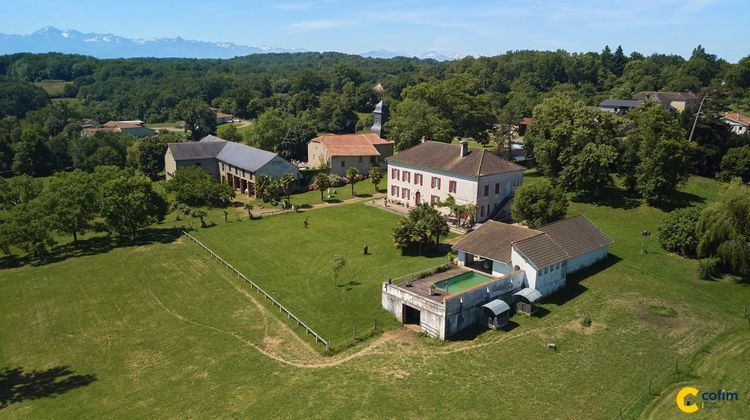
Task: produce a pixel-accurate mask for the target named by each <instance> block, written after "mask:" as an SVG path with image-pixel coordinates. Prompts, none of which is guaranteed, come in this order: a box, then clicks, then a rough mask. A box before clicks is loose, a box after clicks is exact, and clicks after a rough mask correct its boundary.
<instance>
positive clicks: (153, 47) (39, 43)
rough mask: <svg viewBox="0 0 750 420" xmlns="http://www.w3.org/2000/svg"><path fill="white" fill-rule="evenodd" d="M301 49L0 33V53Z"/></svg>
mask: <svg viewBox="0 0 750 420" xmlns="http://www.w3.org/2000/svg"><path fill="white" fill-rule="evenodd" d="M303 51H306V50H304V49H300V48H297V49H287V48H276V47H268V46H247V45H239V44H235V43H233V42H208V41H192V40H188V39H184V38H182V37H179V36H178V37H176V38H155V39H131V38H125V37H121V36H118V35H113V34H97V33H83V32H79V31H76V30H63V29H57V28H55V27H52V26H46V27H44V28H42V29H40V30H38V31H36V32H33V33H31V34H29V35H13V34H0V54H12V53H17V52H32V53H46V52H61V53H67V54H84V55H90V56H93V57H97V58H131V57H157V58H166V57H187V58H232V57H237V56H243V55H251V54H263V53H285V52H303ZM359 55H361V56H363V57H373V58H392V57H398V56H409V55H408V54H404V53H400V52H394V51H386V50H376V51H368V52H364V53H360V54H359ZM416 57H417V58H431V59H433V60H438V61H444V60H453V59H456V58H460V57H459V56H447V55H443V54H439V53H436V52H434V51H430V52H427V53H423V54H418V55H416Z"/></svg>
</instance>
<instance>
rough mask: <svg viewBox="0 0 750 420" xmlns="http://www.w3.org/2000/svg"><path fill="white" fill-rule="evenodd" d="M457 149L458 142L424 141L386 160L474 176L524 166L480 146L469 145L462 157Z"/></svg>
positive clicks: (513, 169) (514, 170)
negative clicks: (466, 152) (478, 147)
mask: <svg viewBox="0 0 750 420" xmlns="http://www.w3.org/2000/svg"><path fill="white" fill-rule="evenodd" d="M460 151H461V145H459V144H449V143H442V142H437V141H425V142H424V143H420V144H418V145H416V146H414V147H412V148H411V149H407V150H404V151H403V152H401V153H399V154H397V155H396V156H394V157H392V158H390V159H388V162H389V163H395V164H405V165H413V166H417V167H421V168H427V169H437V170H441V171H445V172H449V173H454V174H459V175H468V176H476V177H478V176H485V175H495V174H502V173H506V172H517V171H523V170H524V169H525V168H524V167H523V166H521V165H517V164H515V163H513V162H509V161H507V160H505V159H503V158H501V157H499V156H497V155H495V154H493V153H492V152H488V151H487V150H484V149H476V148H469V153H468V154H467V155H466V156H463V157H461V153H460Z"/></svg>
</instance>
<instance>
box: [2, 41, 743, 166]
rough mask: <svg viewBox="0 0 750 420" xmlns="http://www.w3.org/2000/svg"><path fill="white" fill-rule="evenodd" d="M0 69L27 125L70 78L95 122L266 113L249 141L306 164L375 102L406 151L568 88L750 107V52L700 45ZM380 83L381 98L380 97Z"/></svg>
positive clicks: (36, 62) (593, 98) (42, 58)
mask: <svg viewBox="0 0 750 420" xmlns="http://www.w3.org/2000/svg"><path fill="white" fill-rule="evenodd" d="M0 74H4V75H5V77H3V78H2V79H0V91H3V89H11V90H14V91H16V90H17V91H18V92H19V94H23V95H25V96H26V97H28V98H29V99H30V100H28V101H17V102H18V103H16V104H15V105H14V104H10V105H5V106H2V105H1V102H0V118H1V117H4V116H6V115H14V116H16V117H18V118H22V117H23V115H25V113H26V112H28V111H31V110H35V109H39V108H40V107H43V106H44V105H43V104H44V102H45V99H44V95H43V92H42V91H40V90H39V88H35V87H34V86H33V85H31V84H30V82H34V81H39V80H45V79H48V78H56V79H62V80H68V81H71V82H72V83H71V86H72V88H71V89H69V90H68V94H69V96H71V97H74V98H76V99H77V101H78V102H79V103H80V104H81V107H82V113H83V114H84V115H85V116H87V117H91V118H94V119H96V120H99V121H107V120H111V119H115V120H118V119H144V120H146V121H148V122H166V121H176V120H183V119H194V120H196V121H199V120H200V119H201V118H202V117H206V116H207V115H208V113H206V112H205V110H206V109H205V108H207V107H208V106H212V107H216V108H218V109H220V110H221V111H223V112H228V113H231V114H234V115H237V116H239V117H243V118H247V119H255V118H259V119H260V118H261V116H263V114H265V113H268V112H270V113H271V114H270V115H268V116H266V117H265V118H263V120H264V121H265V122H267V123H268V124H265V126H266V128H270V129H271V131H273V132H274V135H275V136H274V137H273V138H272V139H270V140H269V137H270V136H265V137H264V135H263V132H268V130H263V131H261V130H260V129H258V130H255V134H253V135H252V136H251V137H252V138H249V139H244V140H246V141H247V142H248V143H250V144H252V145H258V146H259V147H262V148H266V149H269V150H276V151H279V152H280V153H281V152H283V153H284V154H285V157H289V158H299V157H300V154H301V153H302V152H303V151H302V150H301V148H300V147H298V146H299V145H300V144H302V141H301V140H299V139H301V138H308V137H309V135H310V133H311V132H312V131H315V132H331V133H347V132H353V131H355V130H357V129H364V128H366V127H367V126H368V122H369V120H368V118H369V117H368V116H367V115H368V114H369V113H370V112H371V111H372V108H373V107H374V105H375V104H376V103H377V101H378V100H380V99H384V100H385V101H386V102H387V103H388V104H389V105H390V107H391V110H392V115H391V119H390V122H389V123H388V124H387V129H388V133H389V134H388V135H389V137H390V138H392V139H393V140H395V141H396V143H397V148H398V149H399V150H403V149H405V148H408V147H410V146H411V145H413V144H414V142H415V141H418V139H420V138H421V137H422V136H425V137H427V138H431V139H435V140H443V141H448V140H450V139H452V138H453V137H456V136H458V137H472V138H475V139H477V140H479V141H487V140H488V139H489V138H490V137H491V136H490V135H489V134H491V131H492V127H493V124H495V123H498V122H503V123H506V122H512V123H515V122H517V120H519V119H520V118H522V117H527V116H531V115H532V113H533V110H534V108H535V107H536V106H537V105H539V104H540V103H542V102H543V101H544V99H546V98H548V97H550V96H552V95H556V94H561V93H564V94H567V95H568V96H570V97H572V98H573V99H574V100H576V101H580V102H582V103H584V104H585V105H596V104H598V103H599V102H600V101H601V100H602V99H606V98H629V97H630V96H631V95H632V94H633V93H635V92H637V91H641V90H662V89H667V90H676V91H686V90H691V91H694V92H696V93H698V92H701V91H702V90H706V89H709V88H712V87H716V86H721V87H722V90H723V91H724V97H725V100H726V104H725V105H726V109H733V110H740V111H741V110H748V109H750V99H748V98H750V57H746V58H743V59H742V60H740V61H739V62H738V63H736V64H732V63H728V62H726V61H725V60H722V59H720V58H718V57H716V56H715V55H714V54H710V53H708V52H706V51H705V49H704V48H703V47H701V46H698V47H696V48H695V49H694V51H693V53H692V55H691V56H690V57H689V58H688V59H684V58H682V57H680V56H677V55H664V54H653V55H650V56H644V55H642V54H640V53H638V52H632V53H630V54H629V55H626V54H625V53H624V51H623V49H622V48H621V47H618V48H616V49H615V50H614V51H612V50H611V49H610V48H609V47H605V48H604V49H603V50H602V51H600V52H589V53H568V52H566V51H562V50H559V51H510V52H507V53H505V54H502V55H498V56H494V57H480V58H473V57H467V58H464V59H461V60H456V61H448V62H442V63H441V62H436V61H434V60H418V59H414V58H403V57H401V58H393V59H373V58H364V57H359V56H354V55H346V54H340V53H298V54H260V55H252V56H247V57H238V58H235V59H230V60H195V59H120V60H96V59H93V58H91V57H85V56H75V55H62V54H15V55H10V56H3V57H0ZM722 82H723V84H722ZM376 83H380V84H381V85H382V87H383V91H382V92H378V91H375V90H373V86H374V85H375V84H376ZM1 96H2V97H12V96H13V95H1ZM32 98H36V99H34V100H31V99H32ZM21 102H23V103H21ZM188 105H189V106H188ZM199 105H200V106H199ZM203 105H205V108H204V107H203ZM197 108H201V111H200V112H199V113H197V114H195V115H193V117H194V118H190V116H189V115H188V114H190V111H189V110H191V109H197ZM722 111H723V109H722ZM686 117H690V115H687V116H686ZM280 120H284V123H283V124H282V123H280ZM204 122H205V121H204ZM189 125H190V126H191V127H192V128H193V129H194V128H197V130H195V133H196V134H194V135H193V137H194V138H199V134H203V135H205V134H206V133H209V132H213V131H214V130H215V127H212V126H211V124H210V123H207V124H189ZM308 140H309V138H308ZM285 143H286V144H285Z"/></svg>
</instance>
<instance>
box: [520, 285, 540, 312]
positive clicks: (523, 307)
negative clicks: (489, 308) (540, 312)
mask: <svg viewBox="0 0 750 420" xmlns="http://www.w3.org/2000/svg"><path fill="white" fill-rule="evenodd" d="M513 297H515V299H516V310H517V311H518V312H523V313H525V314H526V315H532V314H533V313H534V312H536V305H534V302H536V301H537V300H539V299H540V298H541V297H542V294H541V293H540V292H539V290H536V289H532V288H531V287H527V288H525V289H521V290H519V291H518V292H516V293H514V294H513Z"/></svg>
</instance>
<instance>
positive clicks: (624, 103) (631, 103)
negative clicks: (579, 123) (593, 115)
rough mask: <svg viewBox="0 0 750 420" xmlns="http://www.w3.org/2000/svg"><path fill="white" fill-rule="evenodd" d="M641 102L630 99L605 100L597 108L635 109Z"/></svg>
mask: <svg viewBox="0 0 750 420" xmlns="http://www.w3.org/2000/svg"><path fill="white" fill-rule="evenodd" d="M641 103H642V102H641V101H636V100H632V99H607V100H606V101H602V102H601V103H600V104H599V106H600V107H602V108H635V107H637V106H639V105H640V104H641Z"/></svg>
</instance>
